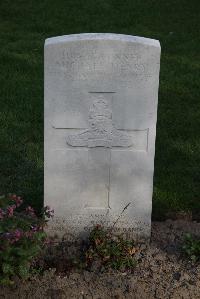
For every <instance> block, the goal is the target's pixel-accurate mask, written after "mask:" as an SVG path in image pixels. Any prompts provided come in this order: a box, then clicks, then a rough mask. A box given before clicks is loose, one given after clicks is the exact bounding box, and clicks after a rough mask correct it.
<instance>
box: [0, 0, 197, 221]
mask: <svg viewBox="0 0 200 299" xmlns="http://www.w3.org/2000/svg"><path fill="white" fill-rule="evenodd" d="M199 23H200V1H199V0H190V1H188V0H145V1H141V0H84V1H83V0H57V1H55V0H48V1H47V0H40V1H39V0H26V1H25V0H14V1H13V0H12V1H11V0H0V193H7V192H14V193H17V194H19V195H22V196H23V197H24V199H25V200H27V201H28V202H29V203H32V204H33V206H34V207H36V208H39V207H40V206H41V204H42V201H43V45H44V40H45V39H46V38H47V37H52V36H57V35H63V34H71V33H82V32H115V33H123V34H131V35H140V36H145V37H150V38H155V39H159V40H160V42H161V47H162V57H161V74H160V91H159V108H158V124H157V141H156V158H155V177H154V197H153V216H154V219H159V218H160V219H161V218H162V217H163V216H164V215H165V213H166V212H168V211H177V210H185V211H187V210H190V211H192V212H193V213H194V214H195V215H196V216H198V214H199V215H200V98H199V87H200V25H199Z"/></svg>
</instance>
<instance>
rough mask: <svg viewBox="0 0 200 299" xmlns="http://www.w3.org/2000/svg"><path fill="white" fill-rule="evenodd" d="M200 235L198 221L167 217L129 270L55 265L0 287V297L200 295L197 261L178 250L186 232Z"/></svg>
mask: <svg viewBox="0 0 200 299" xmlns="http://www.w3.org/2000/svg"><path fill="white" fill-rule="evenodd" d="M188 232H190V233H192V234H195V235H197V236H199V237H200V223H196V222H190V221H184V220H176V221H172V220H167V221H166V222H154V223H153V224H152V238H151V243H150V246H149V247H148V249H146V250H144V251H141V252H140V253H138V256H137V259H138V264H137V266H136V268H135V270H134V272H133V273H120V272H114V271H110V272H102V271H99V268H98V267H95V266H94V267H93V269H92V270H91V271H85V270H84V271H78V270H71V271H69V272H68V273H66V275H59V273H55V269H52V270H48V271H45V272H44V274H43V275H40V276H34V277H32V278H31V279H30V280H29V281H26V282H22V281H20V280H19V281H16V283H15V285H13V286H11V287H2V288H1V289H0V298H8V299H12V298H13V299H14V298H15V299H16V298H20V299H23V298H27V299H28V298H31V299H36V298H37V299H40V298H50V299H63V298H74V299H75V298H77V299H90V298H91V299H92V298H93V299H109V298H113V299H120V298H130V299H131V298H133V299H138V298H139V299H146V298H148V299H151V298H157V299H158V298H159V299H180V298H182V299H190V298H191V299H200V263H192V262H190V261H189V260H188V258H184V257H183V256H182V255H181V251H180V248H181V244H182V242H183V236H184V234H185V233H188Z"/></svg>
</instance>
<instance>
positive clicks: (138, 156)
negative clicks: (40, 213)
mask: <svg viewBox="0 0 200 299" xmlns="http://www.w3.org/2000/svg"><path fill="white" fill-rule="evenodd" d="M159 64H160V44H159V42H158V41H156V40H152V39H147V38H141V37H134V36H128V35H118V34H80V35H68V36H61V37H54V38H50V39H47V40H46V42H45V176H44V185H45V189H44V190H45V192H44V197H45V205H47V204H48V205H49V206H51V207H52V208H54V210H55V218H54V220H53V221H52V222H51V224H50V226H49V231H50V232H52V233H53V232H56V233H58V234H61V235H62V234H64V233H69V235H70V234H71V235H72V236H75V235H79V234H81V235H82V236H84V232H87V231H88V229H90V227H91V226H93V225H94V224H95V223H99V224H103V225H105V226H108V227H110V226H114V230H116V231H119V232H124V233H125V234H126V235H127V236H128V237H130V236H131V237H134V238H148V237H149V236H150V228H151V206H152V189H153V170H154V152H155V136H156V116H157V98H158V84H159Z"/></svg>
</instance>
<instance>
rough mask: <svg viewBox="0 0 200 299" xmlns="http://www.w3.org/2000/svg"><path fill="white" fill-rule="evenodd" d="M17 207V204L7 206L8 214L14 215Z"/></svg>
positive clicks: (9, 215)
mask: <svg viewBox="0 0 200 299" xmlns="http://www.w3.org/2000/svg"><path fill="white" fill-rule="evenodd" d="M15 209H16V205H12V206H10V207H8V208H7V216H8V217H12V216H13V213H14V210H15Z"/></svg>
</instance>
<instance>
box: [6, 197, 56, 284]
mask: <svg viewBox="0 0 200 299" xmlns="http://www.w3.org/2000/svg"><path fill="white" fill-rule="evenodd" d="M52 216H53V210H50V208H49V207H45V208H44V209H43V210H42V212H41V215H40V216H39V217H38V216H37V215H36V213H35V211H34V209H33V208H32V207H30V206H28V207H26V208H24V205H23V200H22V199H21V197H19V196H16V195H9V196H3V197H1V198H0V284H10V283H12V282H13V280H12V278H13V277H14V276H16V275H17V276H20V277H21V278H23V279H25V278H27V277H28V276H29V275H30V270H31V265H32V262H33V259H34V258H35V257H36V256H38V255H39V253H40V252H41V251H42V249H43V247H44V246H45V244H46V242H47V236H46V233H45V232H44V226H45V225H46V223H47V221H48V218H50V217H52Z"/></svg>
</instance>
